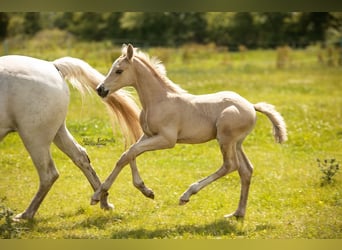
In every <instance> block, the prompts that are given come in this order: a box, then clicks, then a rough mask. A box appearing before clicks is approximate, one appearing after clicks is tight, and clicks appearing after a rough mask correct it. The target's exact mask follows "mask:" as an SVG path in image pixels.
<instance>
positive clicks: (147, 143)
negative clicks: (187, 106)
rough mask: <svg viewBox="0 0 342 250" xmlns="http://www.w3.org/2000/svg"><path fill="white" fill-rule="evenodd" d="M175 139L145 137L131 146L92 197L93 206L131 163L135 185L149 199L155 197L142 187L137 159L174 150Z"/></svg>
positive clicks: (161, 136) (167, 135)
mask: <svg viewBox="0 0 342 250" xmlns="http://www.w3.org/2000/svg"><path fill="white" fill-rule="evenodd" d="M168 132H169V131H168ZM175 138H176V136H174V137H173V136H172V135H170V133H164V134H158V135H155V136H152V137H147V136H143V137H142V138H141V139H140V140H139V141H138V142H137V143H135V144H134V145H133V146H131V147H130V148H129V149H128V151H126V152H125V153H124V154H123V155H122V156H121V157H120V159H119V161H118V162H117V163H116V166H115V168H114V170H113V171H112V172H111V174H110V175H109V176H108V177H107V179H106V180H105V182H104V183H103V184H102V185H101V186H100V188H99V189H98V190H96V192H95V193H94V195H93V196H92V202H91V204H92V205H94V204H96V203H97V202H98V201H99V200H100V197H101V195H102V194H103V193H106V192H107V191H108V190H109V188H110V187H111V186H112V184H113V182H114V181H115V179H116V177H117V176H118V175H119V173H120V172H121V170H122V169H123V168H124V167H125V166H126V165H127V164H128V163H131V169H132V175H133V183H134V185H135V184H137V186H138V189H139V190H140V191H141V192H142V193H143V194H144V195H146V196H147V197H149V198H152V197H154V194H153V192H152V190H150V189H148V188H146V187H145V185H141V183H143V181H142V180H141V178H140V175H139V172H138V169H137V167H136V164H135V158H136V157H137V156H138V155H140V154H142V153H143V152H146V151H153V150H157V149H165V148H172V147H174V145H175V144H176V140H177V139H175Z"/></svg>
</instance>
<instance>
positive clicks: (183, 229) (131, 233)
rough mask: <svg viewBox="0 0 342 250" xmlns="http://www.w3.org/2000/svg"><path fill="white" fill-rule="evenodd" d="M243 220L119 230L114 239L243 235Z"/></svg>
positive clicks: (113, 236) (113, 235)
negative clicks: (152, 228) (153, 228)
mask: <svg viewBox="0 0 342 250" xmlns="http://www.w3.org/2000/svg"><path fill="white" fill-rule="evenodd" d="M245 234H246V232H245V231H244V230H243V222H242V221H233V220H232V221H229V220H226V219H221V220H218V221H215V222H212V223H209V224H205V225H180V226H176V227H171V228H162V229H161V228H160V229H155V230H148V229H144V228H140V229H135V230H119V231H117V232H113V233H112V235H111V238H112V239H153V238H191V237H197V236H204V237H208V238H210V237H213V238H215V237H218V238H219V237H220V236H227V235H235V236H243V235H245Z"/></svg>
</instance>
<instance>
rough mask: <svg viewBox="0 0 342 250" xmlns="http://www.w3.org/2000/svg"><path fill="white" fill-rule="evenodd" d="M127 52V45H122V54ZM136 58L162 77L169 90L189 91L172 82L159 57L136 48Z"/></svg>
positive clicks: (177, 91) (175, 91)
mask: <svg viewBox="0 0 342 250" xmlns="http://www.w3.org/2000/svg"><path fill="white" fill-rule="evenodd" d="M126 53H127V45H124V46H123V47H122V54H123V55H126ZM134 58H137V59H138V60H139V61H140V62H142V63H143V64H144V65H145V66H147V67H148V68H149V69H150V70H151V71H152V72H153V73H154V74H155V75H156V76H157V77H158V78H160V80H161V82H162V83H164V86H165V87H166V88H167V90H169V91H171V92H173V93H187V91H186V90H184V89H182V88H181V87H180V86H178V85H177V84H175V83H174V82H172V81H171V80H170V79H169V78H168V77H167V75H166V68H165V66H164V65H163V64H162V62H161V61H160V60H159V59H158V58H157V57H152V58H151V57H150V56H149V55H148V54H146V53H144V52H142V51H140V50H139V49H138V48H134Z"/></svg>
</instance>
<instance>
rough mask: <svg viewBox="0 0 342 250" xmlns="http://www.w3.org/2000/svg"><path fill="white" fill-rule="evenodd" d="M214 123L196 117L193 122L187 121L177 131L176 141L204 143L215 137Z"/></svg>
mask: <svg viewBox="0 0 342 250" xmlns="http://www.w3.org/2000/svg"><path fill="white" fill-rule="evenodd" d="M216 131H217V130H216V125H215V123H213V122H211V121H209V120H205V119H198V120H197V121H196V120H194V121H193V122H187V124H186V125H185V126H183V127H182V128H181V129H180V130H179V133H178V139H177V143H190V144H197V143H204V142H207V141H210V140H213V139H215V138H216Z"/></svg>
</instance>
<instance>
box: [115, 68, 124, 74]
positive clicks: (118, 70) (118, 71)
mask: <svg viewBox="0 0 342 250" xmlns="http://www.w3.org/2000/svg"><path fill="white" fill-rule="evenodd" d="M122 72H123V70H122V69H117V70H116V71H115V74H118V75H120V74H121V73H122Z"/></svg>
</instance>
